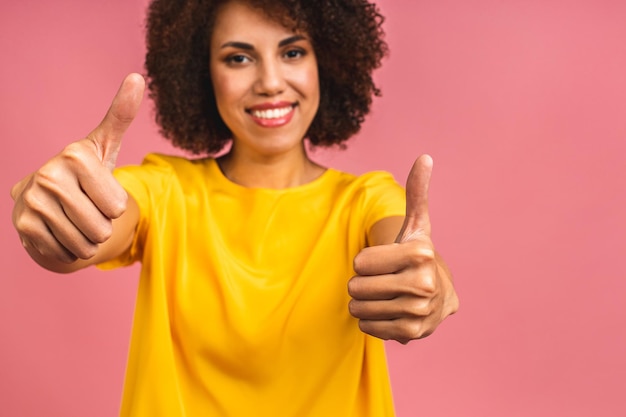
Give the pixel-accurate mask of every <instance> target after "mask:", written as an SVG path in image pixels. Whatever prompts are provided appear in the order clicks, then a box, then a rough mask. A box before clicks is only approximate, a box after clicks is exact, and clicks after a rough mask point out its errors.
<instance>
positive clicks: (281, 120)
mask: <svg viewBox="0 0 626 417" xmlns="http://www.w3.org/2000/svg"><path fill="white" fill-rule="evenodd" d="M297 105H298V103H293V102H290V101H277V102H272V103H260V104H257V105H255V106H252V107H249V108H247V109H246V113H248V115H249V116H250V118H251V119H252V120H253V121H254V122H255V123H256V124H258V125H259V126H261V127H280V126H284V125H286V124H287V123H289V122H290V121H291V119H292V118H293V115H294V113H295V109H296V107H297ZM288 107H290V108H291V109H290V110H289V112H288V113H286V114H284V115H282V116H280V117H274V118H262V117H257V116H255V115H254V112H255V111H268V110H275V109H284V108H288Z"/></svg>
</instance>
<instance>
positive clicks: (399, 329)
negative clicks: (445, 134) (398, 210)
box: [348, 157, 459, 343]
mask: <svg viewBox="0 0 626 417" xmlns="http://www.w3.org/2000/svg"><path fill="white" fill-rule="evenodd" d="M431 169H432V161H431V160H430V157H421V158H419V159H418V160H417V161H416V163H415V165H414V166H413V169H412V170H411V173H410V174H409V179H408V181H407V216H406V217H404V218H403V217H389V218H386V219H382V220H380V221H379V222H377V223H376V224H375V225H374V226H373V227H372V230H371V231H370V243H371V246H370V247H368V248H365V249H363V250H362V251H361V252H360V253H359V254H358V255H357V256H356V257H355V259H354V269H355V271H356V273H357V274H358V275H357V276H355V277H353V278H352V279H351V280H350V282H349V284H348V292H349V293H350V295H351V296H352V300H351V301H350V306H349V308H350V313H351V314H352V315H353V316H354V317H356V318H358V319H359V326H360V328H361V330H363V331H364V332H365V333H368V334H371V335H372V336H376V337H379V338H381V339H385V340H387V339H394V340H397V341H399V342H401V343H408V342H409V341H410V340H413V339H419V338H422V337H426V336H428V335H430V334H431V333H432V332H434V331H435V329H436V328H437V326H438V325H439V324H440V323H441V322H442V321H443V320H444V319H445V318H446V317H448V316H449V315H451V314H454V313H455V312H456V311H457V310H458V306H459V301H458V297H457V295H456V292H455V290H454V286H453V283H452V277H451V274H450V271H449V269H448V267H447V265H446V264H445V262H444V261H443V259H442V258H441V256H440V255H439V254H437V252H436V251H435V248H434V245H433V243H432V241H431V239H430V219H429V216H428V198H427V192H428V183H429V181H430V173H431Z"/></svg>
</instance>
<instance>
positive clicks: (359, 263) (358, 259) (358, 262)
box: [352, 251, 364, 275]
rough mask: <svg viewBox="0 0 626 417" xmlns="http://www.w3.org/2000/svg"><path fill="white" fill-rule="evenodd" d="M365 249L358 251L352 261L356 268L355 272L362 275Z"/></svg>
mask: <svg viewBox="0 0 626 417" xmlns="http://www.w3.org/2000/svg"><path fill="white" fill-rule="evenodd" d="M363 262H364V261H363V251H361V252H359V253H357V255H356V256H355V257H354V260H353V261H352V267H353V268H354V272H356V273H357V274H359V275H361V273H362V272H363Z"/></svg>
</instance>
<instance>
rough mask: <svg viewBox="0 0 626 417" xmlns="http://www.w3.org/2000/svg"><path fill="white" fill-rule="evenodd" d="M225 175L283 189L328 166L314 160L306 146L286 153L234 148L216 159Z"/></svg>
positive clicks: (307, 179)
mask: <svg viewBox="0 0 626 417" xmlns="http://www.w3.org/2000/svg"><path fill="white" fill-rule="evenodd" d="M217 162H218V164H219V166H220V169H221V170H222V172H223V173H224V176H226V178H228V179H229V180H230V181H232V182H234V183H236V184H239V185H242V186H244V187H248V188H270V189H284V188H291V187H297V186H299V185H303V184H306V183H308V182H311V181H313V180H315V179H316V178H318V177H319V176H320V175H322V173H323V172H324V171H325V168H323V167H321V166H319V165H317V164H316V163H315V162H313V161H311V160H310V159H309V157H308V155H307V154H306V151H305V149H304V146H302V147H301V148H299V149H297V150H293V151H292V152H289V153H286V154H279V155H276V154H274V155H267V156H265V155H258V154H254V155H253V154H251V153H247V152H245V151H243V150H240V149H237V148H236V147H234V146H233V148H232V149H231V150H230V152H228V153H227V154H226V155H224V156H222V157H220V158H219V159H218V160H217Z"/></svg>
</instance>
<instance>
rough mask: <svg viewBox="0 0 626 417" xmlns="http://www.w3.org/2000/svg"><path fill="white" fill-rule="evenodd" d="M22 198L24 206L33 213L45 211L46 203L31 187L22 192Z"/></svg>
mask: <svg viewBox="0 0 626 417" xmlns="http://www.w3.org/2000/svg"><path fill="white" fill-rule="evenodd" d="M22 200H23V201H24V206H26V208H27V209H29V210H31V211H34V212H35V213H43V212H44V211H45V207H46V204H45V203H44V202H43V200H42V198H41V195H40V193H38V192H36V191H35V190H33V189H32V188H31V189H28V190H26V191H25V192H24V194H23V195H22Z"/></svg>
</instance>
